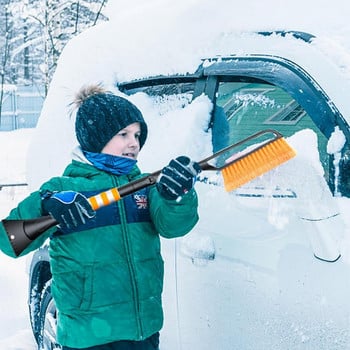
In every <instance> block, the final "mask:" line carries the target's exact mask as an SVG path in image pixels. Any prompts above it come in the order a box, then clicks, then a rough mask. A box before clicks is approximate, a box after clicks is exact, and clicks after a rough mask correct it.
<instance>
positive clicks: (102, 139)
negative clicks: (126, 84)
mask: <svg viewBox="0 0 350 350" xmlns="http://www.w3.org/2000/svg"><path fill="white" fill-rule="evenodd" d="M74 104H75V105H76V107H78V111H77V114H76V120H75V134H76V136H77V139H78V142H79V144H80V146H81V148H82V149H83V150H84V151H88V152H94V153H100V152H101V151H102V149H103V148H104V146H105V145H106V144H107V143H108V142H109V141H110V140H111V139H112V138H113V137H114V136H115V135H116V134H117V133H118V132H119V131H120V130H122V129H124V128H125V127H127V126H128V125H130V124H133V123H136V122H138V123H140V128H141V134H140V148H142V146H143V145H144V143H145V141H146V138H147V124H146V122H145V120H144V119H143V116H142V113H141V112H140V111H139V109H138V108H137V107H136V106H135V105H134V104H132V103H131V102H130V101H128V100H127V99H125V98H123V97H120V96H116V95H114V94H113V93H111V92H109V91H106V90H104V88H103V87H102V86H101V85H89V86H84V87H83V88H81V90H80V91H79V92H78V93H77V95H76V97H75V101H74Z"/></svg>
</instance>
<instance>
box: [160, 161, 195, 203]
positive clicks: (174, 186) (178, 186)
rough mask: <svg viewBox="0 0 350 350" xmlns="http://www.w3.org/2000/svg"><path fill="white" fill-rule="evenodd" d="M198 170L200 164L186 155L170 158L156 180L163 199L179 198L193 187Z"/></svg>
mask: <svg viewBox="0 0 350 350" xmlns="http://www.w3.org/2000/svg"><path fill="white" fill-rule="evenodd" d="M200 172H201V168H200V166H199V165H198V164H197V163H196V162H193V161H192V160H191V159H190V158H188V157H186V156H181V157H178V158H176V159H172V160H171V161H170V163H169V165H167V166H166V167H164V168H163V169H162V172H161V174H160V176H159V178H158V180H157V184H156V186H157V189H158V192H159V193H160V195H161V196H162V197H163V198H165V199H170V200H180V199H181V198H182V196H183V195H185V194H186V193H187V192H189V191H190V190H191V189H192V188H193V186H194V184H195V182H196V180H197V176H198V174H199V173H200Z"/></svg>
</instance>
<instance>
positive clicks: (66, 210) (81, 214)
mask: <svg viewBox="0 0 350 350" xmlns="http://www.w3.org/2000/svg"><path fill="white" fill-rule="evenodd" d="M42 206H43V209H44V210H45V211H46V212H47V213H49V214H50V215H51V216H52V217H53V218H54V219H55V220H56V221H57V222H58V223H59V226H60V229H61V230H62V232H64V233H66V232H68V231H69V232H72V231H74V230H75V229H76V228H77V227H79V226H81V225H84V224H85V223H86V222H87V221H88V220H89V219H91V218H93V217H94V216H95V214H96V212H95V211H94V210H93V209H92V207H91V205H90V203H89V201H88V200H87V198H86V197H85V196H84V195H82V194H81V193H79V192H75V191H62V192H54V193H49V194H48V193H46V194H44V195H43V200H42Z"/></svg>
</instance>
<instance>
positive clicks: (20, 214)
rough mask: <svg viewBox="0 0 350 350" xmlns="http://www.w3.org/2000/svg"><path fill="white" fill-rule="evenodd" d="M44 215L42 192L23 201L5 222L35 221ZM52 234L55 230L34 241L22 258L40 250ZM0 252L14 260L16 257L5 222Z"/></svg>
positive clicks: (0, 234) (1, 231)
mask: <svg viewBox="0 0 350 350" xmlns="http://www.w3.org/2000/svg"><path fill="white" fill-rule="evenodd" d="M42 215H43V214H42V210H41V196H40V192H39V191H35V192H33V193H31V194H30V195H29V196H28V197H26V198H25V199H24V200H23V201H21V202H20V203H19V204H18V206H17V207H16V208H14V209H12V210H11V212H10V214H9V215H8V216H7V217H6V218H5V219H4V220H25V219H34V218H38V217H40V216H42ZM52 232H53V229H50V230H47V231H46V232H44V233H43V234H42V235H41V236H39V237H38V238H37V239H35V240H34V241H32V243H30V244H29V245H28V247H27V248H26V249H25V250H24V251H23V252H22V253H21V254H20V256H23V255H26V254H28V253H29V252H31V251H33V250H35V249H37V248H39V247H40V246H41V245H43V244H44V242H45V241H46V239H47V238H48V237H49V236H50V234H51V233H52ZM0 250H1V251H2V252H3V253H5V254H6V255H8V256H11V257H14V258H15V257H16V254H15V252H14V251H13V248H12V246H11V243H10V240H9V238H8V235H7V232H6V230H5V227H4V225H3V220H2V221H1V223H0Z"/></svg>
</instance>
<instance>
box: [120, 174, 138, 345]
mask: <svg viewBox="0 0 350 350" xmlns="http://www.w3.org/2000/svg"><path fill="white" fill-rule="evenodd" d="M116 185H117V186H120V184H119V183H118V180H117V179H116ZM118 206H119V213H120V219H121V225H122V232H123V242H124V249H125V250H126V256H127V263H128V268H129V272H130V277H131V283H132V288H133V300H134V307H135V315H136V321H137V326H138V333H139V339H140V340H142V339H143V330H142V324H141V320H140V302H139V291H138V288H137V282H136V278H135V276H136V274H135V266H134V262H133V259H132V255H131V248H130V241H129V235H128V224H127V221H126V213H125V211H126V208H125V205H124V201H123V200H121V201H119V202H118Z"/></svg>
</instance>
